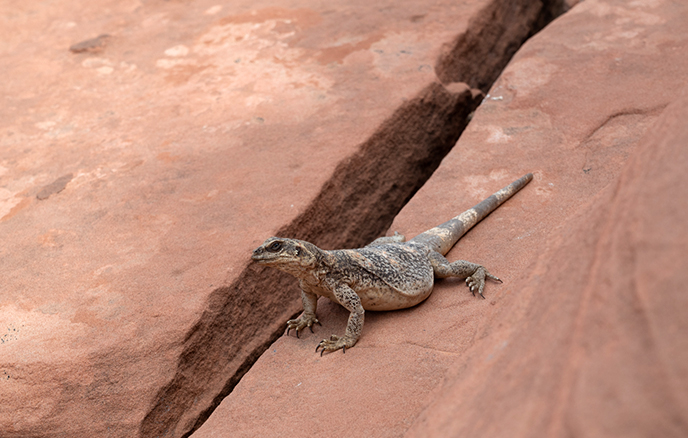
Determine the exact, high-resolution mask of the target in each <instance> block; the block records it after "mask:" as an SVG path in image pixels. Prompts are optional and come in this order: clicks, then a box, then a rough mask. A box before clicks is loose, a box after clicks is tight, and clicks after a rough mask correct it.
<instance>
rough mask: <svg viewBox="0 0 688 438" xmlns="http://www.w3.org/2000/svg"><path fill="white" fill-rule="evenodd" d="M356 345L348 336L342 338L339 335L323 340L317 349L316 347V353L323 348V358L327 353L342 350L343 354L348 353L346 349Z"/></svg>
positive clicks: (321, 351)
mask: <svg viewBox="0 0 688 438" xmlns="http://www.w3.org/2000/svg"><path fill="white" fill-rule="evenodd" d="M355 343H356V341H351V340H349V339H348V338H347V337H346V336H344V337H341V338H340V337H339V336H337V335H332V336H330V339H323V340H322V341H320V343H319V344H318V345H317V347H315V352H316V353H317V352H318V350H319V349H320V348H322V350H320V356H322V355H323V353H325V351H337V350H339V349H341V350H342V353H346V349H347V348H351V347H353V346H354V344H355Z"/></svg>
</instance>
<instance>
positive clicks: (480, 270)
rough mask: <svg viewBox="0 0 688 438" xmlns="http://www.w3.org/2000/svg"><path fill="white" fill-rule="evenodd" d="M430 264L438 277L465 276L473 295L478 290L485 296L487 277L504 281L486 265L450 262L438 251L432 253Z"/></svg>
mask: <svg viewBox="0 0 688 438" xmlns="http://www.w3.org/2000/svg"><path fill="white" fill-rule="evenodd" d="M430 264H431V265H432V270H433V271H434V273H435V277H437V278H447V277H458V278H465V279H466V284H467V285H468V288H469V289H470V291H471V292H472V293H473V296H475V293H476V292H478V294H479V295H480V296H481V297H483V298H485V295H483V290H484V289H485V278H489V279H490V280H493V281H498V282H500V283H502V280H500V279H499V278H498V277H496V276H494V275H492V274H490V273H489V272H488V271H487V269H485V267H484V266H481V265H478V264H477V263H471V262H467V261H466V260H457V261H455V262H452V263H449V261H447V259H445V258H444V256H443V255H442V254H440V253H438V252H436V251H432V252H431V253H430Z"/></svg>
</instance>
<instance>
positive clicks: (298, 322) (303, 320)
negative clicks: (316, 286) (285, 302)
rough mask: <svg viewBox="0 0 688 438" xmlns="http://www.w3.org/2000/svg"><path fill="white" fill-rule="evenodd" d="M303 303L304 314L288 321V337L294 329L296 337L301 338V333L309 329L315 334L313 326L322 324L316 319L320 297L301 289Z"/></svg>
mask: <svg viewBox="0 0 688 438" xmlns="http://www.w3.org/2000/svg"><path fill="white" fill-rule="evenodd" d="M301 302H302V303H303V313H302V314H301V316H299V317H298V318H296V319H290V320H289V321H287V336H289V331H291V330H292V329H294V330H296V337H297V338H298V337H299V332H300V331H301V330H303V329H304V328H306V327H308V328H309V329H311V333H313V324H320V321H318V318H316V317H315V310H316V309H317V307H318V296H317V295H316V294H312V293H310V292H306V291H305V290H303V289H301Z"/></svg>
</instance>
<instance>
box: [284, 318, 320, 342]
mask: <svg viewBox="0 0 688 438" xmlns="http://www.w3.org/2000/svg"><path fill="white" fill-rule="evenodd" d="M313 324H319V325H321V324H320V321H318V318H316V317H315V315H312V314H311V315H306V314H303V315H301V316H299V317H298V318H296V319H290V320H289V321H287V336H289V332H290V331H291V329H294V330H295V331H296V337H297V338H298V337H300V336H299V334H300V333H301V330H303V329H304V328H306V327H308V328H309V329H310V330H311V332H313Z"/></svg>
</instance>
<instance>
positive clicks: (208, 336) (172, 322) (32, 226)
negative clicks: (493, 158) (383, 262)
mask: <svg viewBox="0 0 688 438" xmlns="http://www.w3.org/2000/svg"><path fill="white" fill-rule="evenodd" d="M559 3H560V2H557V1H552V2H548V3H547V6H546V7H543V6H542V4H541V3H539V2H531V1H526V0H523V1H519V2H513V1H501V0H500V1H487V0H475V1H468V2H461V3H459V4H457V3H455V2H449V1H437V2H434V3H432V4H428V3H427V2H418V1H415V2H414V1H393V2H392V1H387V2H374V3H373V2H360V1H358V2H346V4H331V3H330V2H321V3H315V2H311V3H299V4H296V3H284V2H280V3H279V4H278V3H275V2H270V1H259V2H255V1H251V2H248V1H238V2H232V3H231V4H229V3H221V2H216V1H214V0H213V1H210V0H198V1H194V2H159V1H152V2H142V1H138V0H126V1H108V0H99V1H89V2H86V1H77V0H58V1H53V2H45V1H37V2H20V1H9V2H5V3H4V6H5V7H3V8H2V10H0V42H1V43H0V89H1V90H2V97H3V102H2V105H0V235H1V236H2V245H0V269H1V272H2V282H1V283H0V436H2V437H26V436H43V437H48V436H55V437H63V436H69V437H82V436H84V437H85V436H88V437H92V436H114V437H131V436H151V437H152V436H171V437H179V436H183V435H185V434H188V433H189V432H190V431H192V430H193V429H194V427H196V426H197V425H198V424H200V422H202V421H203V419H204V418H205V416H207V415H208V414H209V412H210V411H211V410H212V408H213V407H214V406H216V405H217V403H218V402H219V401H220V400H221V398H222V397H223V396H224V395H226V394H227V393H228V392H229V391H231V390H232V388H233V387H234V385H235V384H236V383H237V381H238V380H239V378H240V377H241V376H242V375H243V374H244V373H245V372H246V370H247V369H248V368H249V367H250V366H251V364H252V363H253V362H254V361H255V360H256V359H257V357H258V356H259V355H260V354H261V353H262V352H263V351H264V350H265V348H266V347H267V346H268V345H269V344H270V343H271V342H272V340H273V339H274V337H275V336H276V335H277V334H279V333H280V332H281V331H282V330H283V324H284V321H285V320H286V319H287V318H288V317H290V316H292V315H293V314H294V313H295V312H297V311H298V305H299V298H298V292H297V289H296V285H295V283H294V282H293V280H292V279H290V278H287V277H285V276H280V275H277V274H276V273H273V272H268V271H266V270H260V269H256V268H255V267H253V266H251V265H249V255H250V251H251V249H253V248H254V247H255V246H257V245H258V244H259V243H260V242H262V241H263V239H264V238H266V237H268V236H269V235H272V234H277V233H280V232H282V233H287V234H290V235H295V236H297V237H308V238H309V239H311V240H313V241H314V242H315V243H317V244H320V245H323V246H325V247H330V248H331V247H336V246H340V247H341V246H354V245H362V244H364V243H365V242H366V240H371V239H372V237H375V236H376V235H378V234H380V233H382V232H384V230H385V229H386V228H387V227H388V226H389V224H390V222H391V219H392V217H393V216H394V214H395V213H396V212H397V211H398V210H399V209H400V208H401V206H402V205H403V203H404V202H405V201H406V200H407V199H408V198H409V197H410V196H411V195H412V194H413V193H414V192H415V190H416V189H417V188H418V187H419V186H420V185H421V184H422V183H423V182H424V180H425V179H426V178H427V177H428V176H429V175H430V174H431V173H432V171H433V170H434V169H435V168H436V167H437V165H438V164H439V160H440V159H441V157H442V156H443V155H444V154H445V153H446V152H447V151H448V150H449V149H450V148H451V147H452V146H453V144H454V143H455V142H456V139H457V138H458V136H459V134H460V132H461V130H462V129H463V127H464V126H465V124H466V122H467V117H468V114H469V113H470V112H471V111H472V110H473V109H474V108H475V106H476V105H477V103H478V102H479V101H480V100H481V97H480V92H479V91H477V88H483V91H486V89H487V87H488V86H489V84H490V83H492V81H493V80H494V79H495V77H496V76H497V75H498V74H499V72H500V71H501V69H502V68H503V66H504V65H505V64H506V62H507V61H508V59H509V57H510V56H511V55H512V54H513V52H514V51H515V50H516V48H518V47H519V45H520V44H521V42H522V41H523V40H524V39H525V38H526V37H528V36H529V35H530V34H531V33H533V32H536V31H537V30H538V29H539V28H540V27H542V26H543V25H544V24H545V23H546V22H547V21H548V19H549V18H551V16H552V15H553V14H556V13H557V10H560V9H561V6H557V5H558V4H559ZM476 41H480V42H482V43H481V44H476ZM478 63H479V64H480V67H479V68H476V65H477V64H478ZM438 76H439V77H441V78H443V79H442V80H443V81H444V85H440V84H439V83H438V82H437V77H438ZM453 82H465V83H467V84H468V85H465V84H459V83H453ZM445 85H446V86H445ZM329 319H330V321H331V322H329V323H328V324H332V323H334V322H336V320H335V318H329ZM328 329H329V327H328ZM419 330H422V329H419ZM301 345H302V347H303V348H306V349H307V350H310V349H311V346H309V344H307V343H305V344H301ZM360 350H361V351H362V352H363V351H366V348H365V347H364V348H361V349H360ZM304 357H305V355H304ZM368 360H369V359H368ZM410 369H412V368H409V370H410ZM340 372H341V371H340ZM438 381H439V380H438ZM344 382H345V381H342V382H341V383H344ZM401 392H402V391H401V388H399V393H401ZM253 401H254V402H259V400H253ZM299 404H300V403H298V402H294V405H299ZM421 407H422V405H421V404H418V405H417V409H420V408H421ZM366 410H367V409H366ZM409 412H414V411H413V410H410V411H409Z"/></svg>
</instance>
